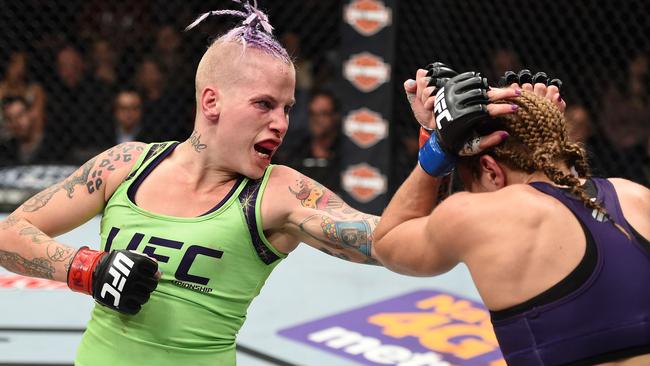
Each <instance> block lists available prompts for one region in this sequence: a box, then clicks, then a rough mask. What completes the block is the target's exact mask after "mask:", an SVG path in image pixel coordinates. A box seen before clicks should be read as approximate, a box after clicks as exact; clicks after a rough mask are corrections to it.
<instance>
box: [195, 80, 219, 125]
mask: <svg viewBox="0 0 650 366" xmlns="http://www.w3.org/2000/svg"><path fill="white" fill-rule="evenodd" d="M200 98H201V99H200V107H201V112H202V113H203V115H204V116H205V118H206V119H207V120H209V121H214V122H216V121H218V120H219V115H220V114H221V94H220V92H219V89H218V88H217V87H215V86H210V85H208V86H206V87H204V88H203V90H202V91H201V96H200Z"/></svg>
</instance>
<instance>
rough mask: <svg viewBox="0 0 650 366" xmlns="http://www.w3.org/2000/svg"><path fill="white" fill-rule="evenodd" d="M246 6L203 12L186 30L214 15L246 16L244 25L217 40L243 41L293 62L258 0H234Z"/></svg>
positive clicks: (244, 43) (246, 44)
mask: <svg viewBox="0 0 650 366" xmlns="http://www.w3.org/2000/svg"><path fill="white" fill-rule="evenodd" d="M232 1H234V2H236V3H238V4H241V5H242V6H243V7H244V11H238V10H213V11H209V12H207V13H203V14H201V15H200V16H199V17H198V18H196V20H194V21H193V22H192V24H190V25H188V26H187V28H185V30H186V31H188V30H190V29H192V28H194V27H196V26H197V25H199V24H200V23H201V22H202V21H204V20H205V19H206V18H208V17H209V16H212V15H232V16H236V17H239V18H244V21H243V22H242V25H240V26H238V27H235V28H233V29H231V30H230V31H229V32H228V33H226V34H225V35H223V36H221V37H219V38H218V39H217V40H215V43H216V42H222V41H229V42H237V43H241V44H242V45H243V46H244V47H247V46H250V47H253V48H256V49H259V50H261V51H263V52H265V53H267V54H269V55H272V56H275V57H277V58H280V59H282V60H284V61H286V62H287V63H291V62H292V61H291V57H290V56H289V54H288V53H287V50H286V49H285V48H284V47H283V46H282V45H281V44H280V42H278V40H277V39H275V37H274V36H273V26H272V25H271V23H269V18H268V16H267V15H266V14H265V13H264V12H262V11H261V10H259V9H258V8H257V0H253V5H251V4H250V1H248V0H247V1H246V2H245V3H244V2H242V1H241V0H232Z"/></svg>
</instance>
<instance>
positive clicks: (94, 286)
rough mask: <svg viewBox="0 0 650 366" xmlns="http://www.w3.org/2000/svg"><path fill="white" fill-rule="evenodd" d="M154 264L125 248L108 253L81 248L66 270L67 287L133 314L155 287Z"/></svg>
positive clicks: (147, 258)
mask: <svg viewBox="0 0 650 366" xmlns="http://www.w3.org/2000/svg"><path fill="white" fill-rule="evenodd" d="M157 271H158V263H157V262H156V261H154V260H152V259H151V258H149V257H147V256H145V255H143V254H139V253H135V252H131V251H127V250H115V251H112V252H111V253H106V252H103V251H96V250H91V249H89V248H88V247H81V248H80V249H79V250H78V251H77V254H75V256H74V258H73V259H72V262H71V264H70V269H69V270H68V281H67V282H68V287H70V289H71V290H72V291H76V292H81V293H84V294H88V295H91V296H92V297H93V298H94V299H95V300H96V301H97V302H98V303H100V304H102V305H104V306H106V307H109V308H111V309H114V310H117V311H119V312H121V313H124V314H131V315H133V314H136V313H137V312H138V311H140V308H141V307H142V304H144V303H146V302H147V300H149V296H150V295H151V292H153V290H155V289H156V286H157V285H158V279H157V277H156V272H157Z"/></svg>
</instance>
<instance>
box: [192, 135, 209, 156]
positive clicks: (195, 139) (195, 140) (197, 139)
mask: <svg viewBox="0 0 650 366" xmlns="http://www.w3.org/2000/svg"><path fill="white" fill-rule="evenodd" d="M189 141H190V144H191V145H192V147H193V148H194V151H196V152H197V153H200V152H201V150H205V148H207V147H208V145H206V144H202V143H201V134H200V133H198V131H196V130H194V131H192V135H191V136H190V138H189Z"/></svg>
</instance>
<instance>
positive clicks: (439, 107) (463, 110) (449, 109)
mask: <svg viewBox="0 0 650 366" xmlns="http://www.w3.org/2000/svg"><path fill="white" fill-rule="evenodd" d="M487 89H488V85H487V80H486V79H485V78H483V77H481V76H480V74H478V73H475V72H466V73H463V74H460V75H456V76H454V77H452V78H450V79H449V80H448V81H447V82H446V83H445V84H444V86H443V87H441V88H440V89H439V90H438V92H437V94H436V103H435V107H434V110H433V112H434V115H435V120H436V126H437V129H436V131H435V133H432V134H431V137H429V139H428V140H426V143H425V144H424V145H423V146H422V147H421V148H420V152H419V154H418V160H419V163H420V166H421V167H422V169H423V170H424V171H426V172H427V173H428V174H429V175H431V176H435V177H442V176H445V175H448V174H449V173H451V172H452V171H453V168H454V162H455V159H456V157H457V156H458V152H459V151H460V150H461V149H462V148H463V146H464V144H465V143H466V142H467V141H468V139H469V138H470V137H471V134H472V131H473V130H474V128H475V127H476V126H477V125H479V124H481V123H484V122H486V121H487V120H489V118H490V117H489V114H488V110H487V103H488V101H489V100H488V96H487Z"/></svg>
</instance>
